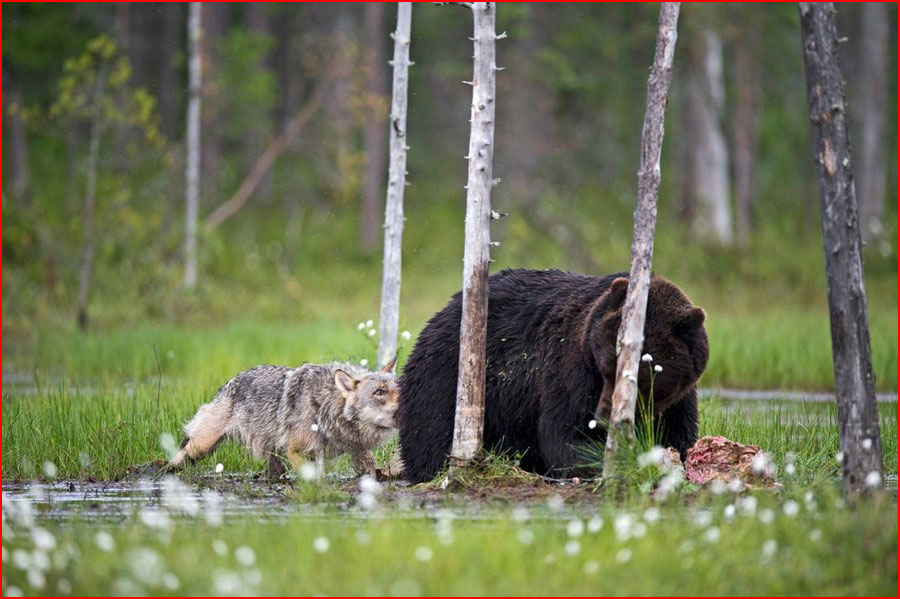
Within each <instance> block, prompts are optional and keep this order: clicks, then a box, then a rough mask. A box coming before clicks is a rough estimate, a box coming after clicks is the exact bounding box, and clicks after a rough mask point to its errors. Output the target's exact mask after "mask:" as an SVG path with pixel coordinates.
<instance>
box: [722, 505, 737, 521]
mask: <svg viewBox="0 0 900 599" xmlns="http://www.w3.org/2000/svg"><path fill="white" fill-rule="evenodd" d="M724 513H725V519H726V520H734V516H735V515H736V514H737V508H736V507H734V504H733V503H729V504H728V505H726V506H725V512H724Z"/></svg>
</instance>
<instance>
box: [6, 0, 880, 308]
mask: <svg viewBox="0 0 900 599" xmlns="http://www.w3.org/2000/svg"><path fill="white" fill-rule="evenodd" d="M206 8H208V9H209V11H210V17H209V19H208V20H206V21H205V22H204V26H205V27H207V31H205V35H206V44H207V46H206V48H207V51H206V52H205V55H204V60H205V61H206V63H207V64H204V72H205V75H204V76H205V77H208V78H207V79H206V81H205V82H204V90H203V94H204V95H203V129H202V131H201V139H202V140H203V144H204V146H203V147H204V153H205V154H204V170H203V175H202V182H201V185H202V188H203V193H202V201H201V208H200V212H201V220H202V219H203V217H204V216H205V215H207V214H209V213H210V212H211V211H212V210H213V209H214V208H215V207H216V206H217V205H218V204H220V203H221V202H223V201H225V200H226V199H228V197H229V196H230V195H231V194H232V193H234V191H235V189H236V188H237V187H238V186H239V185H240V183H241V181H242V180H243V178H244V177H245V176H246V174H247V172H248V171H249V169H250V167H251V166H252V165H253V163H254V161H255V160H256V158H257V157H258V155H259V154H260V152H261V151H262V150H263V149H264V148H265V146H266V144H267V143H268V142H269V141H270V140H271V139H272V138H273V137H274V136H275V135H276V134H277V133H278V132H279V131H281V130H282V129H283V127H284V126H285V124H286V123H287V122H288V121H289V120H290V118H291V117H292V116H293V115H294V114H296V112H297V111H298V110H300V108H301V107H302V106H303V105H304V103H305V101H306V100H308V98H309V97H310V95H311V94H312V92H313V90H314V89H315V87H316V85H318V84H321V83H325V84H327V85H329V86H330V92H329V96H328V100H327V101H326V102H325V104H324V105H323V106H322V107H321V108H320V109H319V110H318V111H317V113H316V117H315V118H314V119H313V121H312V122H311V123H310V124H309V126H307V127H306V128H305V129H304V130H303V131H302V133H301V134H300V135H299V136H298V137H297V138H296V139H295V140H293V142H292V143H291V146H290V148H289V149H288V151H286V152H285V153H284V154H283V155H281V156H280V157H279V159H278V160H277V162H276V163H275V165H274V167H273V168H272V170H271V171H270V172H269V173H268V175H267V179H266V181H265V183H264V184H263V185H261V186H260V188H259V189H258V190H257V191H256V193H255V195H254V196H253V197H252V198H251V200H250V201H249V202H248V203H247V204H246V206H245V207H244V208H243V209H242V210H241V212H239V213H238V214H237V215H236V216H235V217H234V218H233V219H231V220H229V221H228V222H227V223H226V225H224V226H223V227H222V228H220V229H218V230H217V231H216V232H215V233H213V234H211V235H207V236H205V237H203V238H201V246H200V252H201V253H200V258H201V268H200V272H201V291H200V293H201V294H203V293H207V294H209V293H213V292H214V291H215V290H218V289H221V288H227V287H228V285H236V286H238V287H240V288H245V289H250V290H257V289H260V288H261V287H262V286H266V287H267V288H268V287H271V288H272V289H273V290H279V289H282V290H283V289H288V290H290V289H296V288H297V286H298V280H303V278H304V275H303V273H311V272H321V271H322V269H329V268H332V267H334V268H349V267H351V266H353V267H354V268H355V267H360V268H363V269H364V270H365V272H366V273H375V274H376V276H374V277H372V278H371V281H370V280H369V279H368V278H367V279H366V281H365V284H366V285H371V289H376V288H377V279H378V276H377V271H378V269H379V268H380V251H375V252H374V253H372V254H370V253H368V252H366V251H364V250H363V249H362V248H361V246H360V244H359V239H358V231H357V222H358V215H357V210H358V207H359V205H360V202H361V195H362V189H361V187H362V185H361V183H362V175H363V168H364V164H365V160H364V158H365V156H364V154H363V135H362V130H363V127H364V126H365V116H366V114H367V110H368V109H369V104H371V102H372V101H373V100H372V99H371V98H369V97H368V96H367V94H366V91H365V90H366V80H365V69H364V65H365V61H364V60H363V58H364V57H365V56H366V53H367V52H369V51H370V49H369V48H366V47H365V46H364V44H363V40H364V39H365V37H364V34H363V29H362V23H363V6H362V5H361V4H337V5H335V4H328V3H312V4H301V5H296V4H277V3H274V4H266V5H263V6H260V7H253V6H250V5H247V4H241V3H235V4H230V3H229V4H225V3H223V4H219V5H216V4H207V5H206V7H205V12H206ZM838 12H839V27H840V29H841V34H842V35H844V36H846V37H847V38H848V42H847V43H846V44H844V45H843V46H842V51H844V52H845V53H844V54H843V55H842V57H841V58H842V60H843V61H844V65H845V74H846V78H847V81H848V87H847V94H848V97H849V103H850V106H851V109H852V107H853V105H854V102H855V99H856V98H857V97H858V89H857V88H856V87H855V86H856V85H858V78H857V73H856V68H855V66H854V65H856V64H858V63H859V56H858V52H859V43H858V39H859V36H860V35H861V32H860V29H859V27H860V20H859V7H858V6H856V5H852V4H841V5H839V6H838ZM896 14H897V13H896V7H895V6H892V7H891V8H890V11H889V15H890V18H889V23H890V34H889V38H890V39H889V42H890V47H891V48H893V47H894V46H895V44H896V39H897V38H896V33H897V32H896ZM186 15H187V10H186V8H185V6H184V5H177V4H173V5H168V6H166V5H164V4H153V3H132V4H129V5H128V10H127V11H118V12H117V8H116V6H114V5H111V4H50V3H48V4H40V3H38V4H8V5H6V6H4V15H3V16H4V17H5V18H4V20H3V35H4V45H3V67H4V77H3V91H4V117H5V120H4V124H7V127H4V140H3V143H4V150H5V151H6V154H7V156H8V158H7V160H4V163H3V168H4V181H5V182H10V183H6V184H5V185H4V201H3V208H4V216H5V217H6V223H5V226H4V230H3V251H4V266H6V267H7V269H6V273H5V274H6V276H4V281H3V283H4V315H8V314H9V313H12V314H20V315H21V316H23V318H28V319H32V318H39V317H41V316H46V315H48V314H49V313H52V312H54V311H58V310H60V309H62V310H67V309H68V310H70V309H71V306H72V304H73V302H74V294H75V287H76V278H77V274H76V271H77V248H78V247H79V246H80V244H81V241H82V239H81V237H82V228H81V219H82V209H83V202H82V197H83V194H84V177H85V173H84V170H85V155H86V147H87V144H88V137H89V132H88V127H87V124H86V120H85V110H86V109H87V110H89V108H87V107H86V105H85V94H86V93H88V92H87V91H86V90H89V89H90V82H91V79H92V77H93V76H94V74H95V73H96V65H97V60H99V59H100V58H101V57H102V59H104V60H107V61H108V62H109V65H110V71H109V82H108V84H107V86H106V90H105V93H104V119H105V122H106V125H105V127H106V131H105V133H104V138H103V143H102V144H101V156H102V159H101V169H100V177H99V186H98V200H97V230H98V235H99V237H98V238H99V239H100V245H99V246H98V252H97V260H96V274H97V286H98V293H99V295H100V297H101V298H106V299H107V300H108V301H110V302H112V301H113V299H112V298H115V299H116V301H118V302H119V303H121V304H122V305H124V306H127V307H128V309H131V310H132V311H134V312H136V313H137V314H138V315H142V316H146V315H149V316H151V317H165V318H178V317H179V316H180V315H181V312H180V310H182V309H183V306H181V304H179V301H187V302H188V303H190V300H189V299H188V300H185V299H184V298H182V299H181V300H179V299H178V298H179V297H180V296H181V292H180V291H179V289H178V281H179V277H180V271H179V269H180V251H181V243H182V230H183V220H182V219H183V212H184V210H183V202H184V182H183V177H184V174H183V173H184V164H183V161H184V158H183V154H184V147H183V142H184V140H183V135H184V118H185V104H186V92H185V90H186V83H187V72H186V60H185V55H186V42H187V40H186V33H185V28H186V22H185V21H186ZM383 18H384V19H385V20H386V23H385V24H384V27H383V30H384V31H391V30H393V27H394V19H395V11H394V10H392V9H388V10H385V11H384V16H383ZM656 18H657V7H656V5H652V4H627V5H626V4H591V3H585V4H577V5H576V4H564V5H562V4H540V3H539V4H531V3H528V4H524V3H523V4H514V3H511V4H503V5H501V6H500V9H499V13H498V23H497V26H498V31H504V30H506V31H507V32H508V34H509V37H508V38H507V39H506V40H503V41H502V42H500V43H499V45H498V61H499V64H500V66H503V67H506V70H505V71H502V72H501V73H500V74H499V77H498V107H497V150H496V161H497V165H496V167H495V171H496V175H497V176H498V177H500V178H501V179H502V180H503V182H502V183H501V184H500V186H499V187H497V188H496V190H495V196H494V204H495V205H496V207H497V208H498V209H501V210H504V211H507V212H509V213H510V218H509V219H505V221H503V222H502V223H500V224H496V225H495V226H494V236H495V237H496V238H498V239H500V240H501V241H502V242H503V246H502V247H501V248H500V250H499V251H498V252H497V259H498V266H499V265H523V266H524V265H532V266H544V267H550V266H553V267H562V268H572V269H580V270H601V271H612V270H618V269H622V268H627V259H628V248H629V245H630V241H631V215H632V211H633V207H634V199H635V191H634V190H635V185H636V169H637V163H638V149H639V140H640V127H641V119H642V116H643V111H644V101H645V93H646V78H647V69H648V67H649V64H650V61H651V57H652V52H653V38H654V33H655V29H656ZM701 24H702V26H703V27H709V28H712V29H714V30H715V31H716V32H717V33H718V34H719V36H720V37H721V39H722V42H723V69H724V77H725V110H724V116H723V122H722V123H721V126H722V128H723V131H724V133H725V135H726V139H727V140H728V143H729V145H730V144H732V142H733V139H732V138H733V136H734V134H733V131H732V126H731V122H730V121H731V119H732V116H733V114H734V110H735V103H736V101H737V93H736V89H737V82H738V77H739V76H741V74H742V73H741V72H739V71H738V70H736V68H735V49H736V47H737V46H736V45H737V44H745V43H746V39H747V36H751V35H752V36H753V38H754V40H755V42H756V43H754V44H752V47H751V46H747V47H746V48H742V49H745V50H747V51H748V52H751V53H752V56H751V58H752V59H753V60H755V61H757V62H758V64H759V65H760V77H759V80H758V83H757V84H756V85H757V87H758V90H757V91H758V98H759V101H758V103H757V104H756V111H757V113H756V114H755V119H754V122H755V123H756V125H755V126H756V127H757V131H756V135H757V146H756V151H755V163H754V165H755V166H754V172H753V176H752V181H753V185H752V190H753V197H752V219H751V223H752V229H751V231H750V242H749V246H748V247H747V248H745V249H744V250H742V251H741V252H737V251H736V250H735V249H734V248H729V247H722V246H720V245H718V244H715V243H713V242H711V241H708V240H705V239H702V238H698V237H697V236H696V235H692V234H691V233H690V232H689V229H687V228H686V227H684V226H682V225H681V224H679V221H680V220H681V218H680V215H681V213H682V212H683V211H684V210H686V209H688V208H689V207H686V206H685V205H684V202H683V201H682V198H681V196H682V194H683V176H684V175H683V171H684V169H683V158H684V156H685V155H686V154H687V153H689V152H691V148H690V146H689V143H687V142H686V139H687V136H686V135H684V130H683V115H684V114H685V111H686V110H690V106H685V105H684V103H685V94H684V89H683V83H684V79H685V78H684V69H685V53H684V52H683V50H684V49H685V48H686V47H687V45H688V44H690V43H692V41H694V39H693V38H694V36H696V34H697V31H698V30H699V28H700V27H701ZM470 35H471V18H470V16H469V15H468V14H467V13H466V12H465V11H460V10H454V9H453V8H446V7H438V6H432V5H429V4H421V5H417V6H416V8H415V10H414V11H413V40H412V46H411V48H412V52H411V57H412V60H413V61H415V63H416V64H415V66H414V67H413V68H412V69H411V71H410V101H409V117H408V118H409V123H408V129H409V133H410V137H409V145H410V146H411V150H410V154H409V165H408V170H409V181H410V188H409V190H408V194H407V216H408V218H409V223H408V227H407V232H406V238H405V240H404V247H405V251H406V252H408V253H409V254H410V255H411V257H412V259H411V260H405V265H407V268H408V269H409V270H410V271H411V272H414V273H415V272H447V273H455V272H456V269H458V262H459V260H458V259H459V257H461V251H462V250H461V247H462V244H461V240H462V234H461V231H462V214H463V204H464V193H463V190H462V185H463V184H464V181H465V169H466V163H465V161H464V160H463V155H464V154H465V148H466V146H467V136H468V117H469V103H470V102H471V97H470V96H471V90H470V88H469V87H467V86H465V85H462V84H461V83H460V82H461V81H463V80H466V79H469V78H470V76H471V43H470V42H469V41H468V37H469V36H470ZM111 38H114V39H116V40H117V42H118V43H119V45H120V46H121V48H120V49H116V48H115V46H114V45H113V43H112V42H111V41H110V39H111ZM121 40H127V43H126V44H124V45H122V41H121ZM383 43H384V50H385V55H390V53H389V48H390V44H391V40H390V39H389V38H387V37H386V36H385V39H384V42H383ZM678 43H679V49H678V50H676V58H675V64H676V73H675V77H674V80H673V89H672V94H671V107H670V110H669V113H668V115H667V128H666V129H667V130H666V142H665V144H664V150H663V164H662V172H663V182H662V188H661V197H660V200H661V206H660V220H659V227H658V234H659V236H660V241H659V248H660V254H659V255H658V260H657V267H658V270H660V271H664V272H666V273H667V274H673V276H675V275H677V276H680V277H684V279H686V280H687V281H688V282H690V281H703V284H704V285H705V284H710V285H721V286H727V285H734V284H741V282H752V283H754V284H755V283H759V284H761V285H768V284H771V283H772V282H773V281H778V282H783V283H784V285H785V286H790V285H794V286H796V287H797V288H801V287H802V288H804V289H814V290H820V289H821V288H822V285H823V281H824V277H823V275H822V265H821V247H820V241H819V240H820V236H821V234H820V231H819V224H818V208H817V204H818V200H817V194H818V190H817V188H816V182H815V175H814V169H813V162H812V154H811V145H810V141H809V124H808V117H807V115H806V100H805V98H804V93H805V92H804V85H803V68H802V67H803V65H802V56H801V53H800V40H799V23H798V16H797V10H796V6H795V5H793V4H783V5H782V4H775V5H765V6H750V5H733V4H722V5H716V6H712V7H701V6H693V5H692V6H687V7H686V10H684V14H683V18H682V19H681V23H680V32H679V42H678ZM744 60H746V56H745V57H744ZM385 72H386V74H387V76H389V73H390V71H389V69H386V70H385ZM896 72H897V63H896V53H895V52H893V51H891V52H889V64H888V69H887V73H888V96H887V107H888V109H887V110H888V114H887V115H886V122H887V123H896V118H897V115H896V106H897V96H896ZM385 83H386V82H385ZM383 87H384V88H387V85H386V84H385V85H384V86H383ZM8 97H9V98H16V100H17V101H15V102H13V101H7V98H8ZM158 106H162V107H164V108H165V107H170V108H169V109H167V110H171V112H172V115H171V116H170V117H168V118H167V119H166V120H165V121H164V122H160V116H159V109H158V108H157V107H158ZM172 107H174V108H172ZM167 110H163V112H164V113H165V112H167ZM385 126H387V123H385ZM16 127H20V129H19V133H20V135H19V137H18V138H17V137H16V135H15V134H16V131H17V130H16ZM895 129H896V128H895V127H893V126H889V127H887V131H886V133H885V139H884V150H885V153H884V155H885V158H884V159H885V161H886V163H887V179H888V181H887V188H886V194H887V198H894V197H896V193H897V188H896V180H897V172H896V163H895V162H894V161H893V160H891V159H890V157H892V156H895V155H896V145H897V140H896V137H895ZM854 131H855V130H851V133H854ZM163 132H165V133H163ZM852 139H853V138H851V140H852ZM23 169H25V170H23ZM16 171H21V172H16ZM23 173H27V175H28V176H27V177H25V178H24V179H23ZM17 177H18V179H17ZM15 180H19V181H26V182H27V194H16V193H14V192H15V188H13V187H12V186H11V185H12V183H11V182H13V181H15ZM887 198H885V200H886V201H887ZM887 203H888V208H887V213H886V216H885V218H886V222H885V223H884V227H883V236H882V237H881V239H878V240H874V241H873V242H872V243H871V244H870V247H869V249H868V250H867V254H866V256H867V272H868V273H869V274H870V275H872V276H881V277H892V276H894V275H895V273H896V270H895V266H896V247H895V241H894V240H895V239H896V231H897V228H896V221H897V217H896V207H895V205H894V202H887ZM801 246H802V247H803V248H804V249H803V251H802V252H799V251H798V250H797V248H798V247H801ZM379 247H380V246H379ZM775 247H777V248H778V251H777V252H776V251H773V248H775ZM807 251H808V254H809V256H810V258H809V259H808V260H805V261H795V262H792V261H791V257H793V256H798V255H800V253H802V254H803V255H804V256H805V255H806V252H807ZM666 252H671V256H667V254H666ZM686 255H690V256H691V260H690V261H688V260H686V258H685V256H686ZM313 269H314V270H313ZM366 276H367V277H368V276H370V275H369V274H367V275H366ZM273 279H274V280H277V281H281V283H278V284H274V285H273V284H272V281H273ZM688 284H690V283H688ZM204 286H205V287H204ZM301 286H302V285H301ZM456 287H458V280H457V279H456V278H455V276H454V280H452V281H451V282H448V283H447V289H453V288H456ZM204 288H205V289H206V291H203V290H204ZM298 293H301V292H298ZM803 293H806V292H803ZM816 294H818V291H816ZM288 295H290V294H288ZM372 295H373V297H375V295H377V294H375V293H373V294H372ZM204 297H208V296H204ZM98 301H104V300H103V299H100V300H98ZM179 306H181V307H179ZM127 313H128V310H127V309H124V308H123V310H122V314H127ZM109 318H110V320H117V319H121V316H119V317H117V316H110V317H109ZM101 320H102V319H101Z"/></svg>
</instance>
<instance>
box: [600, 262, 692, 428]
mask: <svg viewBox="0 0 900 599" xmlns="http://www.w3.org/2000/svg"><path fill="white" fill-rule="evenodd" d="M627 289H628V279H626V278H622V277H620V278H618V279H615V280H613V282H612V284H611V285H610V287H609V289H608V290H607V291H606V292H605V293H604V294H603V295H602V296H601V297H600V298H598V300H597V302H596V303H595V304H594V306H593V309H592V310H591V313H590V315H589V317H588V322H587V323H586V324H587V330H586V333H587V335H586V338H585V341H586V342H587V346H588V347H587V348H586V349H589V351H590V354H591V357H592V358H593V360H594V363H595V364H596V365H597V368H598V369H599V371H600V374H601V375H602V377H603V390H602V392H601V394H600V399H599V402H598V404H597V409H596V415H597V418H598V419H600V420H602V421H608V420H609V416H610V411H611V409H612V393H613V388H614V386H615V383H616V359H617V358H616V338H617V336H618V332H619V325H620V323H621V322H622V306H623V304H624V303H625V293H626V291H627ZM705 319H706V314H705V313H704V312H703V310H702V309H701V308H698V307H696V306H694V305H693V304H692V303H691V300H689V299H688V297H687V296H686V295H685V294H684V293H683V292H682V291H681V290H680V289H679V288H678V287H676V286H675V285H674V284H672V283H671V282H669V281H667V280H666V279H664V278H663V277H658V276H653V277H651V279H650V291H649V294H648V296H647V318H646V321H645V323H644V347H643V350H642V351H641V354H642V356H645V355H647V354H649V355H650V356H651V358H652V360H651V361H644V360H643V359H642V360H641V361H640V368H639V370H638V389H639V391H640V394H641V396H642V397H644V398H648V397H650V396H651V379H652V385H653V386H652V390H653V393H652V397H653V413H654V414H656V415H659V414H661V413H662V412H664V411H665V410H666V408H668V407H669V406H671V405H672V404H674V403H675V402H677V401H678V400H679V399H681V398H682V397H683V396H684V394H685V393H686V392H687V391H688V390H689V389H690V388H691V387H693V385H694V384H695V383H696V382H697V379H699V378H700V375H701V374H702V373H703V370H704V369H705V368H706V362H707V360H708V359H709V341H708V339H707V337H706V329H705V328H704V326H703V323H704V321H705Z"/></svg>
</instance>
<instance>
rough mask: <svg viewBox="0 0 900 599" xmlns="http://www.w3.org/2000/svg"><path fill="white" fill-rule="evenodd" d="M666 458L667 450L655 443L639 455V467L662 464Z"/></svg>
mask: <svg viewBox="0 0 900 599" xmlns="http://www.w3.org/2000/svg"><path fill="white" fill-rule="evenodd" d="M665 458H666V450H665V449H663V448H662V447H660V446H659V445H655V446H653V447H651V448H650V449H649V450H648V451H645V452H644V453H641V454H640V455H638V467H639V468H646V467H647V466H661V465H662V463H663V460H665Z"/></svg>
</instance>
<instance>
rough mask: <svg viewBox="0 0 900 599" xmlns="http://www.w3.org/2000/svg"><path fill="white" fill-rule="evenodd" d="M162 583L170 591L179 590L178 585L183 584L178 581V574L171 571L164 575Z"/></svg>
mask: <svg viewBox="0 0 900 599" xmlns="http://www.w3.org/2000/svg"><path fill="white" fill-rule="evenodd" d="M162 585H163V587H165V588H166V589H167V590H169V591H177V590H178V587H180V586H181V582H179V581H178V577H177V576H175V575H174V574H172V573H171V572H166V573H165V574H163V577H162Z"/></svg>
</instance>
